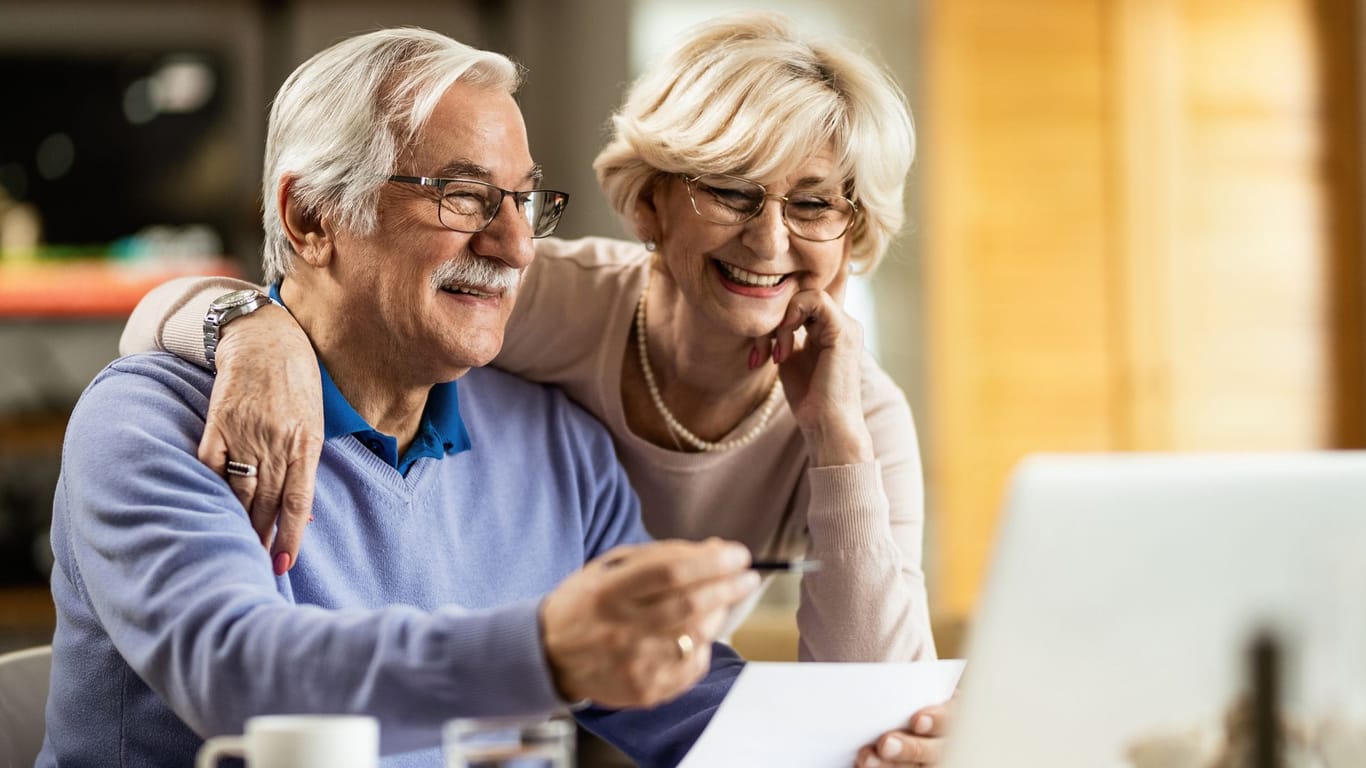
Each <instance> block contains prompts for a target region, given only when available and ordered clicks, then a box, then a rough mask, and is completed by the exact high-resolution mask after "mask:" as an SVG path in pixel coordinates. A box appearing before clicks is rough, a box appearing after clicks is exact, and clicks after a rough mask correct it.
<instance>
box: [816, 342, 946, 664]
mask: <svg viewBox="0 0 1366 768" xmlns="http://www.w3.org/2000/svg"><path fill="white" fill-rule="evenodd" d="M863 378H864V386H863V405H864V414H865V418H866V419H867V422H868V429H869V431H870V432H871V433H872V437H873V447H874V453H875V455H876V460H875V461H874V462H870V463H866V464H856V465H849V466H842V467H820V468H812V469H810V470H808V471H807V479H808V481H809V482H810V487H811V501H810V507H809V509H808V512H807V525H808V528H809V532H810V536H811V544H810V548H809V550H808V552H809V556H810V557H812V558H815V559H818V560H820V561H821V563H822V568H821V570H820V571H818V572H816V573H811V574H807V575H806V576H804V577H803V578H802V590H801V602H800V605H799V607H798V609H797V629H798V631H799V633H800V636H801V639H800V644H799V646H798V654H799V657H800V658H801V659H804V660H819V661H910V660H926V659H933V658H935V656H936V654H935V647H934V637H933V635H932V633H931V629H930V614H929V601H928V598H927V594H926V589H925V573H924V570H923V567H922V565H921V555H922V548H923V532H924V517H925V515H924V508H925V504H924V486H923V480H922V474H921V466H920V450H919V447H918V444H917V442H916V432H915V424H914V422H913V420H912V418H911V411H910V407H909V406H908V405H907V403H906V399H905V396H904V395H903V394H902V393H901V390H900V389H898V388H897V386H896V385H895V384H894V383H893V382H892V381H891V379H890V378H888V376H887V375H886V374H885V373H884V372H883V371H882V370H881V369H880V368H878V367H877V364H876V363H875V362H874V361H873V360H872V357H871V356H870V355H866V354H865V358H864V363H863Z"/></svg>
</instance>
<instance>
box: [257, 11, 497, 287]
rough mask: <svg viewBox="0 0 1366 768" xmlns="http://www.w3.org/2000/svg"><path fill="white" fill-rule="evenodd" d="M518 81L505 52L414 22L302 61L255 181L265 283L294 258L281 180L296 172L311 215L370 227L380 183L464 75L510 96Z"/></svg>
mask: <svg viewBox="0 0 1366 768" xmlns="http://www.w3.org/2000/svg"><path fill="white" fill-rule="evenodd" d="M521 78H522V72H521V69H520V68H519V67H518V66H517V65H516V64H514V63H513V62H512V61H511V60H509V59H508V58H507V57H506V56H503V55H501V54H498V53H493V52H490V51H481V50H479V49H478V48H472V47H470V46H468V45H465V44H463V43H459V42H456V41H455V40H452V39H451V38H449V37H446V36H445V35H441V34H438V33H436V32H432V31H429V30H426V29H418V28H415V27H400V28H395V29H383V30H379V31H377V32H370V33H368V34H364V35H358V36H356V37H352V38H349V39H347V40H343V41H342V42H340V43H337V44H335V45H333V46H331V47H330V48H327V49H326V50H324V51H322V52H321V53H319V54H317V55H316V56H314V57H313V58H311V59H309V60H308V61H306V62H304V63H303V64H302V65H300V66H299V68H298V69H296V70H294V72H293V74H291V75H290V76H289V79H287V80H286V81H285V84H284V85H282V86H281V87H280V92H279V93H278V94H276V96H275V103H274V104H273V105H272V106H271V109H270V125H269V129H268V135H267V138H266V159H265V169H264V172H263V174H262V181H261V191H262V199H263V203H264V205H263V208H264V210H263V213H262V216H261V221H262V224H263V226H264V228H265V252H264V255H263V262H264V264H263V266H264V270H265V279H266V281H267V282H274V281H276V280H279V279H280V278H282V277H284V276H285V275H286V274H288V273H289V271H290V270H291V269H292V268H293V265H294V249H293V248H292V247H291V246H290V243H289V239H288V238H287V237H286V236H285V230H284V225H283V222H282V221H281V220H280V211H279V206H277V205H276V202H275V200H276V190H277V188H278V185H279V183H280V179H281V178H283V177H284V176H286V175H290V176H294V177H295V181H294V183H293V186H292V188H291V194H292V195H293V197H294V198H295V200H296V201H297V202H298V203H299V204H300V205H302V206H303V208H304V209H305V210H307V211H308V212H310V213H311V214H313V215H316V216H322V217H327V218H330V219H331V220H332V221H333V222H334V223H335V224H336V225H337V226H340V227H344V228H346V229H348V230H350V231H353V232H356V233H360V234H365V233H368V232H372V231H374V228H375V226H376V225H377V223H378V215H377V209H378V201H379V190H380V187H381V186H382V185H383V184H384V183H385V179H386V178H387V177H388V176H389V175H390V174H392V173H395V172H396V171H397V169H396V167H395V164H396V162H397V160H398V158H399V153H400V152H401V151H403V150H404V149H406V148H407V147H409V146H411V145H412V143H413V142H414V140H415V139H416V137H417V134H418V132H419V131H420V130H421V128H422V126H423V125H424V124H425V123H426V122H427V119H428V118H429V117H431V114H432V110H434V109H435V108H436V105H437V103H438V102H439V101H440V100H441V97H442V96H443V95H444V94H445V93H446V90H447V89H449V88H450V87H451V86H452V85H453V84H455V83H456V82H457V81H461V82H466V83H473V84H476V85H479V86H481V87H486V88H489V89H491V90H501V91H504V92H506V93H508V94H513V93H516V91H517V88H518V86H520V85H521Z"/></svg>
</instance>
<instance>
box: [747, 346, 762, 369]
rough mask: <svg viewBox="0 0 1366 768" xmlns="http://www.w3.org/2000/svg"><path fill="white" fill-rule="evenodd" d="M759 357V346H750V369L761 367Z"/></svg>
mask: <svg viewBox="0 0 1366 768" xmlns="http://www.w3.org/2000/svg"><path fill="white" fill-rule="evenodd" d="M759 358H760V355H759V348H758V347H750V348H749V369H750V370H751V371H752V370H754V369H755V368H758V367H759Z"/></svg>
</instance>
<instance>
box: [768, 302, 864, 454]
mask: <svg viewBox="0 0 1366 768" xmlns="http://www.w3.org/2000/svg"><path fill="white" fill-rule="evenodd" d="M803 327H805V329H806V333H805V336H804V338H798V334H797V329H799V328H803ZM757 344H758V346H759V349H760V351H761V353H764V352H767V347H768V346H769V344H770V340H769V339H761V340H760V341H759V342H757ZM771 344H772V357H773V361H774V362H775V363H777V364H778V375H779V376H781V377H782V380H783V389H784V391H785V392H786V393H787V402H788V405H789V406H791V408H792V414H793V416H794V417H795V418H796V419H797V425H798V426H799V427H801V430H802V434H803V435H804V436H805V437H806V446H807V451H808V452H809V453H810V455H811V461H812V465H813V466H817V467H829V466H839V465H845V464H860V463H863V462H868V461H872V460H873V458H874V456H873V439H872V436H871V435H870V434H869V432H868V425H867V424H866V423H865V422H864V420H863V398H862V385H863V375H862V371H861V365H862V362H863V328H862V327H861V326H860V325H859V324H858V321H857V320H855V319H854V318H852V317H850V316H849V314H848V313H846V312H845V311H844V307H842V306H840V304H839V302H838V301H836V300H835V298H834V297H833V296H831V295H830V294H829V293H826V292H825V291H818V290H806V291H801V292H799V293H797V294H796V295H794V296H793V297H792V301H791V302H789V303H788V306H787V314H786V315H784V316H783V321H782V323H780V324H779V325H778V328H777V330H776V331H774V334H773V338H772V341H771ZM765 356H767V355H765Z"/></svg>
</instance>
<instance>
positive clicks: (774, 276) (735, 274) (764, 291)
mask: <svg viewBox="0 0 1366 768" xmlns="http://www.w3.org/2000/svg"><path fill="white" fill-rule="evenodd" d="M711 264H712V266H713V267H714V268H715V269H716V274H717V277H718V278H719V279H720V282H721V285H722V287H724V288H725V289H726V290H728V291H730V292H732V293H738V294H740V295H742V296H751V297H755V298H771V297H773V296H778V295H781V294H782V293H784V292H785V287H784V286H785V283H786V282H787V279H788V278H789V277H791V276H792V273H791V272H779V273H772V272H751V271H749V270H747V269H744V268H742V267H738V266H736V265H734V264H730V263H728V262H724V261H721V260H720V259H711Z"/></svg>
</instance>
